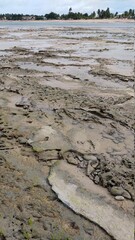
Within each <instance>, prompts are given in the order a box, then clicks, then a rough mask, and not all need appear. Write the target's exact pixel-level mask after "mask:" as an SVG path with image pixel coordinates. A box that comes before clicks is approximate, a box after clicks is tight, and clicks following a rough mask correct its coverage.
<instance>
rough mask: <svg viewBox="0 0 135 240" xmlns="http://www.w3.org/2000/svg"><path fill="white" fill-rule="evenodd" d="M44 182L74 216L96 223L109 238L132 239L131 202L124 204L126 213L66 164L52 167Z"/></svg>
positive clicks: (96, 186) (61, 162)
mask: <svg viewBox="0 0 135 240" xmlns="http://www.w3.org/2000/svg"><path fill="white" fill-rule="evenodd" d="M63 170H64V172H63ZM69 179H72V181H69ZM48 180H49V183H50V184H51V186H52V190H53V191H54V192H55V193H56V194H57V196H58V198H59V199H60V200H61V201H62V202H63V203H64V204H66V205H67V206H68V207H70V208H71V209H72V210H73V211H74V212H76V213H77V214H81V215H83V216H84V217H85V218H87V219H89V220H90V221H92V222H94V223H96V224H97V225H98V226H100V227H101V228H103V229H104V230H105V231H106V232H107V233H108V234H109V235H111V236H112V238H113V239H116V240H133V239H134V238H133V235H134V234H133V232H134V217H133V211H132V210H131V205H130V204H131V203H129V202H128V201H127V209H128V211H127V209H126V210H125V209H120V208H119V207H118V203H117V202H116V201H115V199H113V198H112V196H111V195H110V194H109V193H108V192H107V191H106V189H104V188H102V187H100V186H99V185H95V184H94V183H93V182H92V181H90V180H88V178H87V177H86V176H85V175H84V174H83V173H82V172H81V170H80V169H79V168H76V166H73V165H70V164H67V162H66V161H58V162H57V164H55V165H53V167H52V168H51V172H50V175H49V178H48ZM132 206H133V204H132ZM129 209H130V210H129ZM112 219H113V221H112ZM121 229H122V231H121Z"/></svg>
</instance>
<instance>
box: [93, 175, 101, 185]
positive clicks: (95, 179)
mask: <svg viewBox="0 0 135 240" xmlns="http://www.w3.org/2000/svg"><path fill="white" fill-rule="evenodd" d="M99 182H100V178H99V176H98V175H96V177H95V178H94V183H96V184H99Z"/></svg>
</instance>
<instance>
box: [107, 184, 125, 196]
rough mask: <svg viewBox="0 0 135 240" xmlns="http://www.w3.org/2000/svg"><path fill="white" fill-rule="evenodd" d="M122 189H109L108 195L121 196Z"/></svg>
mask: <svg viewBox="0 0 135 240" xmlns="http://www.w3.org/2000/svg"><path fill="white" fill-rule="evenodd" d="M123 191H124V190H123V188H122V187H116V186H115V187H112V188H111V189H110V193H111V194H112V195H113V196H121V195H122V194H123Z"/></svg>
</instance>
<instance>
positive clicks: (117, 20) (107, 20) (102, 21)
mask: <svg viewBox="0 0 135 240" xmlns="http://www.w3.org/2000/svg"><path fill="white" fill-rule="evenodd" d="M0 22H90V23H96V22H98V23H114V22H124V23H135V19H78V20H73V19H69V20H53V19H52V20H14V21H13V20H0Z"/></svg>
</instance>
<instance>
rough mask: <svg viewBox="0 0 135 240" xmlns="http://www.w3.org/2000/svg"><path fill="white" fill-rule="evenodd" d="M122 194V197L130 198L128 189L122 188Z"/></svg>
mask: <svg viewBox="0 0 135 240" xmlns="http://www.w3.org/2000/svg"><path fill="white" fill-rule="evenodd" d="M122 196H123V197H124V198H127V199H131V195H130V193H129V192H128V191H126V190H124V192H123V194H122Z"/></svg>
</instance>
